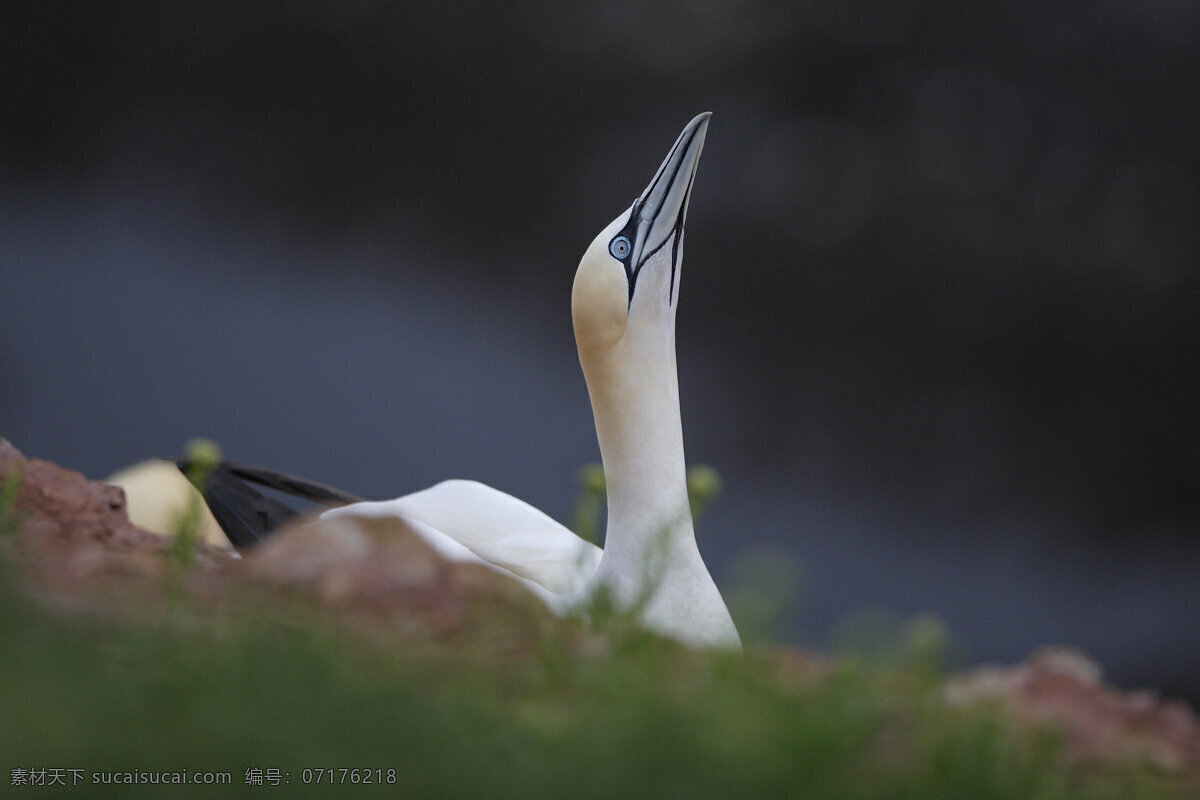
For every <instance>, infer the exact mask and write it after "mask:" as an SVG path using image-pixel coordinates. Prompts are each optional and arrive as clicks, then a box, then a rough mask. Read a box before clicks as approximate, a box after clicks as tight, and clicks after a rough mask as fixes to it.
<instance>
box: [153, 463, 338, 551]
mask: <svg viewBox="0 0 1200 800" xmlns="http://www.w3.org/2000/svg"><path fill="white" fill-rule="evenodd" d="M176 463H177V464H178V466H179V468H180V469H181V470H183V471H184V472H185V473H186V472H187V470H188V467H189V466H190V463H189V462H187V461H178V462H176ZM255 484H256V485H258V486H265V487H267V488H269V489H275V490H277V491H280V492H284V493H285V494H290V495H292V496H294V497H298V498H300V499H302V500H307V501H310V502H313V503H321V504H323V505H327V506H340V505H346V504H347V503H357V502H359V501H360V499H361V498H359V497H356V496H355V495H352V494H350V493H349V492H343V491H342V490H340V489H334V488H333V487H331V486H325V485H324V484H320V483H316V482H314V481H310V480H307V479H305V478H298V477H296V476H295V475H288V474H286V473H283V472H276V471H274V470H269V469H263V468H262V467H252V466H248V465H245V464H235V463H232V462H228V461H224V462H221V463H220V464H218V465H217V466H216V467H214V468H213V469H211V470H210V471H209V472H208V478H207V481H206V483H205V486H204V502H205V503H206V504H207V505H208V508H209V510H210V511H212V514H213V517H215V518H216V520H217V524H218V525H220V526H221V530H223V531H224V532H225V536H226V537H228V538H229V541H230V543H231V544H232V545H233V546H234V547H236V548H238V549H242V548H244V547H250V546H253V545H255V544H258V543H259V542H261V541H263V540H264V539H266V538H267V537H268V536H270V534H271V533H272V532H273V531H274V530H275V529H276V528H278V527H279V526H280V525H282V524H283V523H285V522H287V521H288V520H290V519H292V518H294V517H296V516H297V515H298V512H297V511H296V510H295V509H293V508H292V507H291V506H289V505H287V504H286V503H282V502H280V501H278V500H276V499H274V498H272V497H268V496H266V495H264V494H263V493H262V492H260V491H258V490H257V489H255V488H254V485H255Z"/></svg>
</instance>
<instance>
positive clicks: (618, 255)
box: [608, 236, 632, 261]
mask: <svg viewBox="0 0 1200 800" xmlns="http://www.w3.org/2000/svg"><path fill="white" fill-rule="evenodd" d="M631 247H632V246H631V245H630V244H629V238H628V237H626V236H618V237H617V238H615V239H613V240H612V241H611V242H609V243H608V252H610V253H612V256H613V258H615V259H616V260H617V261H624V260H625V259H626V258H628V257H629V250H630V249H631Z"/></svg>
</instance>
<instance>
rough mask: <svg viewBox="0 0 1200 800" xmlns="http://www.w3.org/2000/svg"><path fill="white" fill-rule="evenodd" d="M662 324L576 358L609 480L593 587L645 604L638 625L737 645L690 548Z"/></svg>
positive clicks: (670, 330) (671, 355) (670, 334)
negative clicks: (603, 533)
mask: <svg viewBox="0 0 1200 800" xmlns="http://www.w3.org/2000/svg"><path fill="white" fill-rule="evenodd" d="M635 302H636V301H635ZM672 316H673V315H672ZM665 321H666V322H668V323H669V324H666V325H663V324H661V323H662V322H664V320H660V321H659V323H660V324H658V325H655V326H648V327H647V328H645V329H641V330H627V331H626V336H624V337H623V338H622V340H621V341H620V342H618V343H617V344H616V346H615V347H613V348H611V349H608V350H605V351H603V352H597V353H590V354H584V353H582V352H581V362H582V363H583V368H584V375H585V377H586V378H587V382H588V392H589V394H590V395H591V400H592V411H593V414H594V416H595V421H596V435H597V438H598V439H599V442H600V453H601V457H602V458H603V460H604V474H605V478H606V481H607V484H608V530H607V534H606V537H605V545H604V556H603V559H602V560H601V562H600V568H599V570H597V573H596V576H595V578H594V579H593V586H592V587H591V588H592V589H595V588H597V587H598V586H604V587H607V589H608V590H609V591H611V592H612V593H613V595H614V597H613V599H614V600H615V601H616V602H617V603H618V605H619V606H620V607H625V608H628V607H635V606H639V605H640V604H642V603H644V606H642V610H641V614H642V618H643V621H644V622H645V624H647V625H648V626H649V627H651V628H654V629H656V630H658V631H659V632H661V633H664V634H666V635H669V636H672V637H673V638H676V639H680V640H682V641H684V642H687V643H689V644H693V645H725V646H729V645H734V646H736V645H737V643H738V639H737V631H736V629H735V628H734V626H733V623H732V621H731V620H730V618H729V612H728V611H727V610H726V608H725V604H724V601H723V600H722V599H721V595H720V592H719V591H718V590H717V588H716V585H715V584H714V583H713V581H712V577H711V576H710V575H709V573H708V570H707V569H706V568H705V566H704V561H703V559H701V557H700V552H699V550H698V549H697V547H696V538H695V533H694V531H693V528H692V517H691V513H690V512H689V509H688V496H687V475H686V465H685V462H684V455H683V426H682V423H681V421H680V415H679V379H678V375H677V370H676V366H675V334H674V320H673V319H671V320H665ZM630 323H631V328H634V327H635V326H636V322H635V320H634V319H631V320H630Z"/></svg>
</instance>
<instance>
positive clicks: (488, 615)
mask: <svg viewBox="0 0 1200 800" xmlns="http://www.w3.org/2000/svg"><path fill="white" fill-rule="evenodd" d="M14 476H17V477H14ZM13 481H16V483H13ZM4 487H9V491H12V489H13V488H14V487H15V496H14V497H13V498H12V499H11V501H10V502H8V505H9V507H8V508H4V507H3V506H0V531H4V533H6V534H7V535H5V536H4V537H3V539H2V540H0V547H2V548H3V549H4V550H5V551H7V552H6V555H7V556H8V558H9V559H10V560H11V561H13V562H15V563H16V564H17V565H18V569H17V575H18V580H19V582H20V584H21V586H22V587H23V590H24V591H25V592H26V593H28V594H30V595H31V596H33V597H35V598H37V599H38V600H39V601H40V602H41V603H43V604H45V605H48V606H51V607H54V608H58V609H61V610H63V611H64V612H71V613H80V612H83V613H88V614H100V615H106V616H108V615H116V616H120V615H125V614H130V613H137V614H156V613H165V612H164V610H165V609H167V608H168V607H169V606H170V596H171V594H172V592H178V591H179V590H180V589H181V588H182V589H183V590H184V591H186V592H187V595H188V597H189V598H190V599H191V601H193V602H195V603H197V604H199V605H200V606H202V607H208V608H213V609H226V610H228V609H229V608H231V607H234V606H237V605H238V604H245V603H246V602H253V603H258V604H262V603H271V602H273V601H274V600H279V599H281V598H284V597H286V598H289V602H292V601H295V600H296V599H297V598H298V599H299V601H300V602H303V603H305V604H306V607H307V608H309V609H316V610H318V611H319V612H320V613H322V614H325V615H327V616H328V618H330V619H332V620H334V621H335V623H337V624H344V625H348V626H354V627H358V628H361V629H362V630H363V631H364V632H366V633H368V634H370V635H385V636H388V635H402V636H405V637H407V638H408V640H409V641H428V642H443V643H445V642H451V643H452V642H453V641H454V640H455V637H456V636H458V635H459V634H462V633H464V632H465V633H468V634H470V635H472V636H485V637H486V638H487V639H488V641H489V648H490V650H491V652H494V653H500V654H503V653H509V654H513V653H520V652H521V651H523V650H527V649H530V648H533V647H535V646H536V640H537V639H538V636H539V635H544V634H545V632H546V630H547V628H548V627H549V628H556V629H557V630H556V631H555V633H556V634H558V635H561V636H562V637H563V641H564V642H567V643H568V644H569V645H570V646H572V647H575V648H580V649H584V650H586V648H588V647H591V646H597V644H596V640H595V639H594V638H592V637H590V636H589V634H588V633H587V631H586V630H585V629H582V628H580V627H579V626H577V625H575V624H573V623H569V622H563V621H559V620H555V619H552V618H550V617H549V616H548V615H546V614H545V613H544V612H543V611H542V609H541V608H540V607H539V606H538V604H537V603H535V602H533V600H532V598H531V597H530V596H529V595H527V594H526V593H525V591H524V590H523V589H522V588H521V587H520V586H519V585H517V584H516V583H515V582H512V581H509V580H506V579H504V578H502V577H500V576H498V575H496V574H494V573H492V572H491V571H489V570H486V569H484V568H481V567H477V566H473V565H463V564H453V563H449V562H446V561H444V560H442V559H440V558H439V557H438V556H437V555H436V554H435V553H434V552H433V551H432V550H431V549H430V548H428V547H427V546H426V545H425V544H424V542H423V541H421V540H420V539H419V537H417V536H416V535H409V536H404V535H397V534H396V532H395V530H394V529H390V530H389V531H388V532H387V534H386V535H384V534H383V533H382V532H381V531H380V530H379V529H378V528H377V527H375V526H373V525H372V523H370V522H366V521H364V522H355V521H347V520H342V521H336V522H329V523H320V524H317V525H306V526H293V527H291V528H290V529H288V530H285V531H281V532H280V533H279V534H278V535H276V536H275V537H273V538H272V539H271V540H270V541H269V542H268V543H266V544H265V545H262V546H260V547H258V548H257V549H255V550H254V551H252V552H250V553H248V554H247V555H246V557H245V558H239V557H237V556H236V555H234V554H232V553H231V552H229V551H227V550H223V549H219V548H214V547H210V546H207V545H198V546H196V547H195V549H194V550H193V551H191V552H189V553H186V554H181V553H179V552H178V551H177V548H175V545H174V543H173V542H172V541H169V540H166V539H163V538H162V537H159V536H157V535H154V534H152V533H148V532H146V531H144V530H141V529H139V528H137V527H135V526H133V525H132V524H131V523H130V522H129V519H128V517H127V515H126V509H125V497H124V493H123V492H122V491H121V489H119V488H117V487H113V486H108V485H106V484H103V483H99V482H95V481H89V480H87V479H86V478H85V477H84V476H83V475H81V474H79V473H78V472H74V471H72V470H69V469H64V468H62V467H59V466H57V465H55V464H52V463H49V462H46V461H41V460H38V459H28V458H26V457H25V456H23V455H22V454H21V453H20V451H18V450H17V449H16V448H15V447H14V446H13V445H12V444H10V443H9V442H8V441H6V440H4V439H0V492H2V490H3V489H4ZM0 496H3V494H0ZM242 607H244V605H243V606H242ZM451 646H452V645H451ZM776 657H777V658H778V661H779V663H780V665H781V666H783V667H784V668H786V669H788V670H789V671H791V672H793V673H795V674H796V675H797V679H798V680H812V679H813V676H817V675H820V674H821V673H822V672H823V671H824V667H823V665H825V664H827V662H826V661H825V660H824V659H823V658H821V657H820V656H814V655H811V654H806V653H800V652H797V651H792V650H786V649H782V648H781V649H780V650H779V651H778V652H777V653H776ZM945 694H946V698H947V700H948V701H949V702H951V703H953V704H957V705H964V706H965V705H971V704H979V703H995V704H998V705H1000V706H1001V707H1003V708H1005V709H1007V710H1008V712H1009V715H1010V717H1011V718H1012V719H1014V720H1015V721H1017V722H1018V723H1019V724H1022V725H1026V726H1030V727H1034V728H1044V727H1051V728H1054V729H1057V730H1058V731H1059V732H1060V734H1061V735H1062V736H1063V738H1064V741H1065V752H1066V753H1067V755H1068V756H1069V757H1070V758H1072V759H1076V760H1079V761H1084V762H1090V761H1096V762H1112V761H1122V760H1131V761H1142V762H1145V761H1149V762H1151V763H1153V764H1154V765H1155V766H1156V767H1158V768H1159V769H1161V770H1163V771H1165V772H1167V773H1171V774H1176V775H1180V776H1182V777H1184V778H1185V780H1191V779H1197V780H1200V721H1198V719H1197V716H1196V714H1195V713H1194V712H1193V711H1192V710H1191V709H1190V708H1188V706H1187V705H1186V704H1184V703H1182V702H1179V701H1174V700H1170V699H1164V698H1162V697H1159V696H1158V695H1157V694H1156V693H1155V692H1153V691H1152V690H1137V691H1122V690H1119V689H1116V688H1114V687H1112V686H1108V685H1106V684H1105V683H1104V681H1103V679H1102V674H1101V670H1100V668H1099V666H1097V665H1096V664H1095V663H1093V662H1092V661H1090V660H1089V659H1088V658H1087V657H1086V656H1085V655H1083V654H1082V653H1078V652H1076V651H1072V650H1070V649H1066V648H1048V649H1045V650H1043V651H1040V652H1038V653H1035V654H1034V655H1033V656H1031V657H1030V658H1029V659H1027V660H1026V661H1025V662H1023V663H1020V664H1016V665H1013V666H983V667H979V668H976V669H974V670H972V671H970V672H968V673H965V674H961V675H957V676H953V677H951V678H949V679H948V680H947V681H946V683H945Z"/></svg>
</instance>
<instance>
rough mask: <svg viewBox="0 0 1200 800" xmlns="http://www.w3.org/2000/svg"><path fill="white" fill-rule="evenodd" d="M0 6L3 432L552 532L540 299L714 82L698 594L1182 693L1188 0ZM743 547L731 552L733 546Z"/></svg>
mask: <svg viewBox="0 0 1200 800" xmlns="http://www.w3.org/2000/svg"><path fill="white" fill-rule="evenodd" d="M23 5H24V7H23V8H21V9H19V10H17V9H13V8H7V10H5V11H4V12H3V15H0V299H2V315H0V435H4V436H7V437H9V438H10V439H12V440H13V442H14V443H15V444H16V445H17V446H18V447H20V448H21V449H23V450H24V451H25V452H26V453H27V454H28V455H32V456H39V457H42V458H48V459H52V460H55V461H57V462H60V463H62V464H64V465H67V466H71V467H75V468H78V469H81V470H83V471H84V472H86V473H87V474H88V475H89V476H91V477H102V476H104V475H105V474H107V473H108V472H110V471H112V470H114V469H116V468H118V467H120V466H122V465H124V464H127V463H129V462H132V461H135V460H137V459H140V458H142V457H145V456H148V455H156V454H158V455H173V454H175V453H177V452H179V449H180V448H181V446H182V444H183V442H184V441H186V440H187V439H189V438H191V437H193V436H200V435H203V436H208V437H211V438H213V439H216V440H217V441H218V442H219V443H220V444H221V445H222V446H223V447H224V449H225V452H226V455H227V456H228V457H230V458H235V459H238V460H242V461H249V462H252V463H261V464H265V465H270V466H275V467H278V468H283V469H288V470H290V471H293V472H297V473H300V474H305V475H309V476H311V477H313V478H316V479H319V480H323V481H326V482H329V483H332V484H335V485H340V486H343V487H345V488H347V489H350V490H353V491H356V492H359V493H362V494H365V495H369V496H379V497H388V496H394V495H397V494H401V493H404V492H407V491H412V490H415V489H418V488H421V487H423V486H426V485H428V484H430V483H432V482H434V481H436V480H439V479H442V478H445V477H453V476H458V477H471V478H477V479H480V480H484V481H486V482H488V483H491V484H493V485H496V486H498V487H500V488H503V489H505V490H508V491H511V492H513V493H514V494H517V495H518V496H521V497H523V498H525V499H527V500H529V501H531V502H533V503H534V504H535V505H538V506H540V507H541V508H543V509H545V510H546V511H547V512H548V513H550V514H551V515H552V516H555V517H557V518H559V519H563V520H565V519H567V518H568V516H569V514H570V509H571V505H572V502H573V498H574V496H575V494H576V492H577V487H576V483H575V474H576V470H577V468H578V467H579V466H580V465H581V464H583V463H585V462H587V461H590V460H593V459H595V458H597V457H598V451H597V448H596V445H595V441H594V433H593V430H592V425H591V415H590V410H589V407H588V403H587V395H586V391H585V388H584V384H583V380H582V376H581V374H580V373H579V369H578V365H577V363H576V361H575V353H574V343H573V340H572V335H571V325H570V311H569V292H570V286H571V280H572V276H573V272H574V268H575V265H576V264H577V261H578V258H579V256H580V255H581V254H582V252H583V250H584V248H585V247H586V245H587V244H588V242H590V241H591V238H592V237H593V236H594V235H595V233H596V232H597V231H598V230H599V229H600V228H601V227H602V226H604V225H605V224H606V223H607V222H608V221H609V220H610V219H612V218H613V217H615V216H616V215H617V214H618V213H619V212H620V211H621V210H622V209H624V208H625V207H627V206H628V204H629V202H630V201H631V200H632V199H633V198H634V197H635V196H636V195H637V194H638V193H639V192H640V191H641V189H642V188H643V186H644V184H645V183H646V182H647V181H648V180H649V178H650V177H651V175H652V174H653V171H654V169H655V168H656V167H657V166H658V164H659V162H660V160H661V159H662V157H663V156H664V155H665V153H666V151H667V149H668V147H669V146H670V144H671V143H672V141H673V140H674V137H675V136H676V135H677V134H678V132H679V130H680V129H681V128H682V126H683V125H684V124H685V123H686V122H687V121H688V120H689V119H690V118H691V117H692V116H693V115H695V114H696V113H698V112H700V111H704V110H711V111H713V112H714V117H713V122H712V126H711V129H710V131H709V136H708V144H707V147H706V151H705V154H704V158H703V161H702V163H701V167H700V172H699V175H698V177H697V181H696V188H695V194H694V196H693V200H692V206H691V213H690V218H689V228H688V239H687V256H686V267H685V272H684V279H683V281H684V284H683V285H684V288H683V297H682V304H681V309H680V314H679V323H678V325H679V330H678V338H679V346H678V348H679V359H680V368H681V384H682V385H681V391H682V394H683V411H684V425H685V430H686V436H687V440H688V455H689V459H690V460H691V461H693V462H708V463H711V464H713V465H715V466H716V467H717V468H718V469H719V470H720V471H721V473H722V475H723V476H724V478H725V483H726V490H725V495H724V496H723V498H722V499H721V500H720V501H719V502H718V503H717V505H716V506H715V507H714V508H713V509H712V511H711V512H710V513H709V515H708V516H707V517H706V518H705V519H704V520H703V522H702V524H701V525H700V526H699V536H700V539H701V546H702V548H703V550H704V552H705V554H706V558H707V559H708V561H709V562H710V564H711V565H712V567H713V571H714V572H715V573H716V574H717V577H718V580H719V581H720V582H722V583H725V584H726V585H728V584H729V582H730V581H732V580H734V576H735V575H736V574H738V571H739V567H738V564H739V563H745V561H746V559H747V558H749V559H750V560H751V561H752V562H753V561H754V559H757V562H756V563H760V564H761V563H763V562H764V560H766V561H772V562H774V563H785V564H794V565H795V566H794V568H793V569H794V570H795V572H796V574H797V575H798V576H799V577H800V591H799V592H798V594H797V595H796V598H795V603H794V608H791V607H789V609H787V610H789V611H791V612H792V613H791V614H790V617H789V619H788V621H787V625H785V626H784V630H783V631H782V635H783V638H785V639H788V640H793V641H799V642H804V643H808V644H818V645H823V644H825V643H828V642H829V641H830V638H831V636H832V637H834V638H836V636H837V634H836V631H837V630H839V626H841V625H844V624H846V623H845V621H846V620H847V619H853V618H854V615H855V614H857V613H860V612H863V611H864V610H870V609H886V610H887V612H888V613H890V614H892V615H895V616H896V617H897V618H902V617H905V616H908V615H911V614H917V613H922V612H932V613H935V614H937V615H938V616H940V617H941V618H942V619H943V620H945V622H946V624H947V625H948V626H949V629H950V631H951V633H952V635H953V637H954V639H955V641H956V642H957V643H958V648H959V651H960V652H962V653H964V654H965V655H966V656H967V657H968V658H969V659H970V660H972V661H975V660H982V659H1004V660H1014V659H1017V658H1020V657H1022V656H1023V655H1025V654H1026V653H1028V652H1029V651H1030V650H1031V649H1033V648H1035V647H1037V646H1039V645H1041V644H1045V643H1049V642H1069V643H1073V644H1077V645H1080V646H1082V647H1083V648H1085V649H1087V650H1089V651H1090V652H1092V653H1093V654H1095V655H1096V656H1098V657H1099V659H1100V660H1101V661H1102V662H1103V663H1104V665H1105V666H1106V667H1107V668H1108V671H1109V675H1110V677H1111V678H1112V679H1113V680H1115V681H1116V682H1118V683H1120V684H1122V685H1125V686H1134V685H1152V686H1155V687H1157V688H1159V689H1161V690H1164V691H1165V692H1167V693H1170V694H1182V695H1186V696H1189V697H1191V698H1192V699H1193V700H1198V699H1200V589H1198V587H1197V576H1198V575H1200V537H1198V535H1197V533H1198V526H1200V493H1198V492H1197V488H1198V486H1200V423H1198V421H1197V413H1196V411H1197V409H1196V398H1197V389H1198V388H1200V380H1198V378H1197V369H1196V365H1197V364H1198V363H1200V314H1198V313H1197V300H1198V299H1200V292H1198V288H1200V269H1198V266H1200V264H1198V262H1200V226H1198V225H1197V220H1200V188H1198V187H1200V156H1198V155H1197V147H1196V143H1197V141H1198V140H1200V124H1198V122H1197V119H1198V116H1200V115H1198V114H1197V111H1198V108H1197V106H1198V105H1200V102H1198V97H1200V94H1198V91H1197V76H1200V10H1198V8H1200V7H1198V6H1197V5H1196V4H1194V3H1189V2H1183V0H1156V1H1155V2H1135V1H1134V0H1097V2H1082V3H1067V4H1060V3H1054V4H1042V3H1034V2H1024V3H1009V4H992V3H981V2H979V3H971V2H967V3H964V2H962V0H955V2H950V1H949V0H938V1H936V2H921V0H849V1H848V2H847V1H846V0H842V1H841V2H838V1H837V0H828V2H818V1H817V0H812V1H811V2H798V3H792V4H780V3H774V2H742V3H731V2H721V1H720V0H708V2H686V3H684V2H677V0H655V1H654V2H637V3H619V2H590V1H588V0H584V1H583V2H574V3H553V2H548V1H546V0H543V1H542V2H536V1H535V0H525V1H524V2H515V3H505V4H498V3H490V2H487V3H485V2H467V3H458V4H406V3H401V2H383V1H382V0H379V1H375V0H358V2H338V3H333V2H318V0H311V1H310V2H296V1H295V0H293V1H291V2H214V1H213V0H207V1H206V2H203V3H201V2H192V3H189V2H175V3H169V4H164V3H149V2H142V3H138V2H127V1H125V2H120V3H114V2H95V3H68V2H41V3H36V4H33V3H30V4H23ZM739 559H740V561H739Z"/></svg>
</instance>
